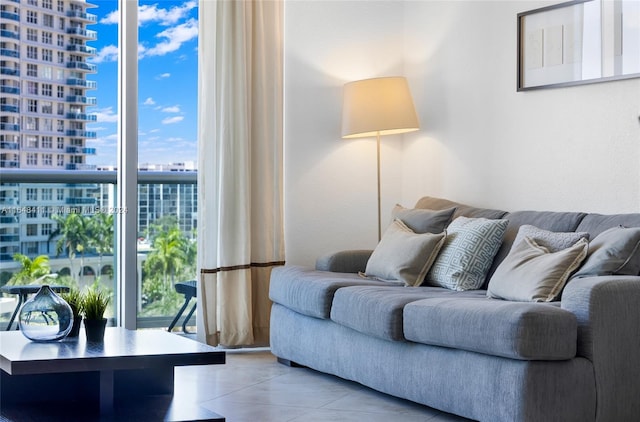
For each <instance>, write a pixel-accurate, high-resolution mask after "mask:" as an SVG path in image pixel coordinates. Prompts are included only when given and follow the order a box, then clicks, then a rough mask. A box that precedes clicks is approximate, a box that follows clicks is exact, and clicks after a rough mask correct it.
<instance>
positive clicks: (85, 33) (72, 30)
mask: <svg viewBox="0 0 640 422" xmlns="http://www.w3.org/2000/svg"><path fill="white" fill-rule="evenodd" d="M67 34H71V35H79V36H81V37H85V38H89V39H92V40H95V39H97V38H98V33H97V32H96V31H91V30H88V29H84V28H78V27H74V26H72V27H69V28H67Z"/></svg>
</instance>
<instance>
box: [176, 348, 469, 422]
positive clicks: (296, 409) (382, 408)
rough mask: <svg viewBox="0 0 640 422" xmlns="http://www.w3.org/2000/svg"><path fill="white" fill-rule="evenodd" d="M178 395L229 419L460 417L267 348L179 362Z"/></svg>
mask: <svg viewBox="0 0 640 422" xmlns="http://www.w3.org/2000/svg"><path fill="white" fill-rule="evenodd" d="M175 398H176V399H181V400H193V401H196V402H198V403H199V405H200V406H203V407H205V408H207V409H209V410H212V411H214V412H216V413H218V414H220V415H223V416H225V417H226V419H227V421H230V422H244V421H260V422H270V421H279V422H283V421H290V422H316V421H318V422H324V421H358V422H359V421H366V422H376V421H380V422H388V421H394V422H396V421H397V422H405V421H406V422H409V421H412V422H413V421H430V422H462V421H468V419H464V418H459V417H456V416H453V415H449V414H445V413H442V412H440V411H437V410H434V409H431V408H428V407H425V406H421V405H418V404H415V403H412V402H409V401H406V400H401V399H397V398H394V397H391V396H388V395H385V394H382V393H379V392H376V391H374V390H371V389H369V388H366V387H364V386H362V385H360V384H357V383H354V382H350V381H345V380H342V379H340V378H337V377H334V376H330V375H326V374H322V373H319V372H316V371H313V370H311V369H307V368H291V367H287V366H284V365H281V364H279V363H277V361H276V359H275V357H274V356H273V355H272V354H271V353H270V352H269V351H268V350H261V351H246V350H243V351H229V352H227V364H226V365H224V366H221V365H218V366H209V367H203V368H198V367H189V368H179V369H178V372H176V393H175Z"/></svg>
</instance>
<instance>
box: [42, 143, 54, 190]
mask: <svg viewBox="0 0 640 422" xmlns="http://www.w3.org/2000/svg"><path fill="white" fill-rule="evenodd" d="M42 148H45V149H52V148H53V136H43V137H42ZM45 190H47V189H43V190H42V192H44V191H45ZM43 199H44V198H43Z"/></svg>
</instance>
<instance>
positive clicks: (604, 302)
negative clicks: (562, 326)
mask: <svg viewBox="0 0 640 422" xmlns="http://www.w3.org/2000/svg"><path fill="white" fill-rule="evenodd" d="M562 308H564V309H566V310H569V311H571V312H573V313H574V314H575V316H576V318H577V320H578V355H579V356H584V357H586V358H587V359H589V360H590V361H591V362H592V363H593V368H594V375H595V378H596V387H597V391H596V394H597V403H598V405H597V410H596V420H598V421H630V420H637V419H634V418H637V416H638V415H639V414H640V400H638V397H639V396H640V277H635V276H602V277H587V278H579V279H575V280H573V281H571V282H570V283H568V284H567V286H566V288H565V289H564V292H563V294H562Z"/></svg>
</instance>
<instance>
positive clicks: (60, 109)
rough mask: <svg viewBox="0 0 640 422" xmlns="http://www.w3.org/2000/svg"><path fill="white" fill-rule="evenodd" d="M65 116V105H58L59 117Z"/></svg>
mask: <svg viewBox="0 0 640 422" xmlns="http://www.w3.org/2000/svg"><path fill="white" fill-rule="evenodd" d="M63 114H64V104H63V103H58V116H62V115H63Z"/></svg>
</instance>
